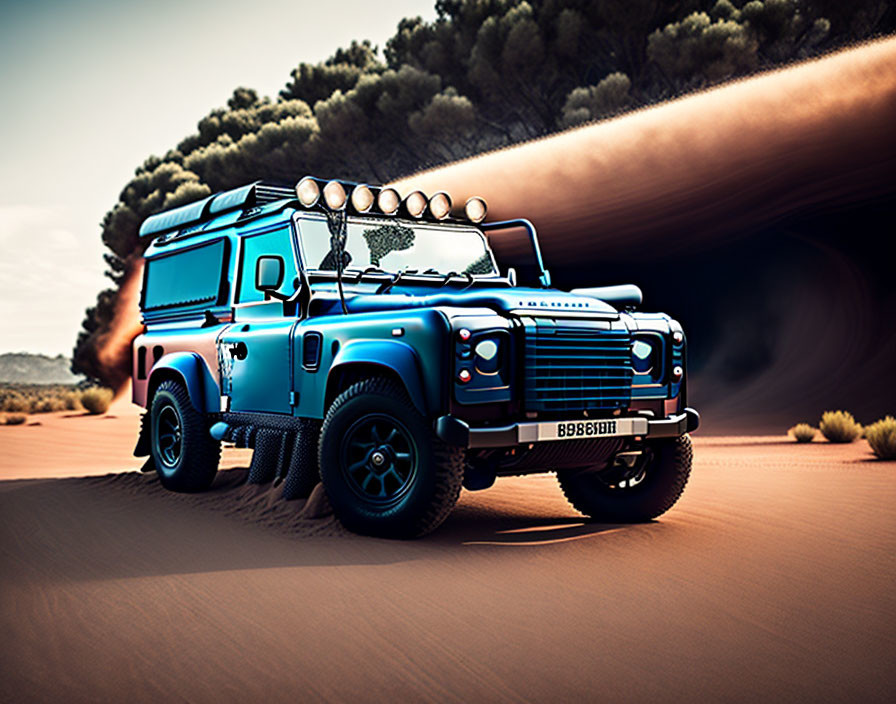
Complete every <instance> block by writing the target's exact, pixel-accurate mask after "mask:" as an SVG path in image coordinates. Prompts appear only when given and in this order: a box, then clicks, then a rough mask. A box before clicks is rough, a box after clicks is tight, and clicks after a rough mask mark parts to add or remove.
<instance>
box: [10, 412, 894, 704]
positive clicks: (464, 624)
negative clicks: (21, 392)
mask: <svg viewBox="0 0 896 704" xmlns="http://www.w3.org/2000/svg"><path fill="white" fill-rule="evenodd" d="M112 414H113V415H115V416H116V417H115V418H107V419H103V418H87V417H75V418H66V417H64V414H57V415H53V416H37V417H34V419H36V420H39V421H40V422H41V425H40V426H32V427H29V426H24V427H12V428H6V427H0V451H2V458H3V459H2V460H0V471H2V474H0V476H3V477H5V478H6V480H5V481H0V566H2V567H0V643H2V645H0V701H9V702H13V701H15V702H26V701H67V702H77V701H129V702H131V701H135V702H136V701H199V702H205V701H209V702H210V701H237V700H239V701H258V700H262V699H263V700H266V701H317V700H329V701H340V702H341V701H381V700H392V701H433V702H454V701H457V702H474V701H475V702H479V701H488V702H492V701H494V702H509V701H551V702H563V701H585V700H591V701H594V700H606V701H651V702H663V701H744V702H746V701H749V702H754V701H825V702H830V701H838V702H840V701H842V702H847V701H850V702H853V701H863V702H865V701H892V700H893V697H894V692H896V688H894V686H896V588H894V577H896V518H894V507H896V463H893V462H887V463H884V462H876V461H873V460H872V459H871V455H870V452H869V451H868V448H867V445H866V444H865V443H864V442H861V443H855V444H853V445H849V446H845V447H834V446H829V445H826V444H822V443H814V444H812V445H810V446H798V445H796V444H793V443H789V442H787V441H786V440H783V439H781V438H704V439H701V438H699V436H698V437H697V438H696V439H695V442H696V448H697V449H696V466H695V469H694V473H693V475H692V479H691V482H690V484H689V486H688V488H687V490H686V491H685V494H684V497H683V498H682V500H681V501H680V502H679V504H678V505H677V506H676V507H675V508H673V509H672V511H670V512H669V513H668V514H666V515H665V516H663V517H662V518H661V519H660V520H658V521H656V522H654V523H652V524H649V525H638V526H616V525H599V524H589V523H585V522H583V521H582V519H581V518H580V517H579V516H578V515H577V514H576V512H575V511H574V510H573V509H571V508H570V507H569V506H568V505H567V504H566V502H565V501H564V499H563V497H562V495H561V494H560V492H559V491H558V489H557V486H556V483H555V480H554V479H553V477H552V476H550V475H537V476H531V477H527V478H518V479H504V480H499V482H498V483H497V485H496V486H495V487H494V488H492V489H490V490H488V491H485V492H479V493H475V494H473V493H466V492H465V493H464V494H463V496H462V497H461V502H460V504H459V505H458V508H457V510H456V511H455V512H454V514H452V516H451V517H450V518H449V520H448V521H447V523H446V524H445V525H444V526H443V527H442V528H441V529H440V530H439V531H438V532H437V533H436V534H434V535H432V536H430V537H429V538H426V539H424V540H420V541H415V542H391V541H384V540H374V539H367V538H358V537H355V536H352V535H350V534H346V533H345V532H344V531H343V530H342V529H341V528H340V527H339V525H338V524H337V523H336V522H335V521H334V520H333V518H332V516H328V515H327V514H326V511H325V510H323V508H324V507H325V504H323V503H322V502H320V501H318V500H317V499H314V500H311V501H309V502H307V503H305V502H283V501H282V500H280V499H279V498H277V497H276V492H275V491H273V490H269V489H266V488H258V487H247V486H243V485H241V481H242V480H243V479H244V477H245V471H244V470H240V469H232V470H229V471H226V472H221V473H220V474H219V481H218V482H217V484H216V487H215V488H214V489H213V490H212V491H211V492H209V493H207V494H204V495H200V496H182V495H174V494H170V493H167V492H165V491H164V490H162V489H161V488H160V487H159V485H158V483H157V482H156V480H155V478H154V477H153V476H152V475H141V474H139V473H137V472H135V471H122V470H134V469H136V468H137V467H139V465H140V461H139V460H135V459H134V458H132V457H130V450H131V447H132V443H133V441H134V429H135V427H136V422H137V417H136V414H135V413H134V411H131V410H130V409H128V408H127V406H126V405H122V406H118V407H116V408H114V409H113V411H112ZM225 455H226V457H225V460H226V461H225V466H227V467H234V466H236V467H239V466H245V465H246V461H247V455H246V453H245V452H239V453H238V452H233V451H226V452H225ZM113 471H115V472H117V473H114V474H109V472H113ZM87 474H93V475H95V476H72V475H87ZM25 477H32V478H30V479H29V478H25ZM35 477H40V478H35ZM47 477H61V478H47Z"/></svg>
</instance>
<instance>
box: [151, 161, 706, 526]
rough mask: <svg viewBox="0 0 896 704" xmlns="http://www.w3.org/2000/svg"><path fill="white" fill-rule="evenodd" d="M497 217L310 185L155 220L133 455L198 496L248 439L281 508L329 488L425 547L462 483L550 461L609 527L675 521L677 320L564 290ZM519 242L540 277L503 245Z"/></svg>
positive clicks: (216, 198) (214, 200)
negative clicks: (228, 446)
mask: <svg viewBox="0 0 896 704" xmlns="http://www.w3.org/2000/svg"><path fill="white" fill-rule="evenodd" d="M458 211H459V212H458ZM485 215H486V208H485V202H484V201H483V200H482V199H480V198H471V199H470V200H469V201H467V203H466V205H465V206H464V208H461V209H454V208H453V205H452V203H451V199H450V197H449V196H448V195H447V194H445V193H436V194H435V195H433V196H432V197H429V198H428V197H427V196H425V195H424V194H423V193H421V192H419V191H415V192H412V193H410V194H408V195H406V196H405V197H404V198H402V197H400V196H399V194H398V193H397V192H396V191H395V190H394V189H392V188H380V187H372V186H367V185H364V184H353V183H346V182H339V181H329V182H324V181H322V180H320V179H316V178H312V177H306V178H304V179H302V180H301V181H299V183H298V184H296V185H295V187H292V186H285V185H282V184H272V183H266V182H257V183H253V184H250V185H248V186H244V187H242V188H238V189H235V190H232V191H227V192H223V193H218V194H216V195H213V196H209V197H207V198H205V199H203V200H201V201H198V202H195V203H191V204H189V205H186V206H182V207H179V208H176V209H173V210H169V211H166V212H162V213H159V214H158V215H154V216H152V217H150V218H148V219H147V220H146V221H145V222H144V223H143V226H142V227H141V229H140V235H141V236H142V237H149V238H152V241H151V242H150V244H149V246H148V247H147V249H146V253H145V268H144V280H143V290H142V295H141V299H140V308H141V311H142V315H143V323H144V325H145V332H144V333H143V334H141V335H140V336H139V337H137V338H136V340H135V341H134V348H133V353H134V354H133V382H134V384H133V389H134V401H135V403H137V404H140V405H141V406H143V407H145V408H146V409H147V412H146V413H145V414H144V416H143V424H142V428H141V433H140V438H139V441H138V444H137V448H136V450H135V454H136V455H137V456H150V460H149V461H148V462H147V465H148V466H154V467H155V470H156V471H157V472H158V475H159V478H160V479H161V482H162V483H163V484H164V485H165V486H166V487H168V488H169V489H173V490H176V491H200V490H202V489H205V488H207V487H209V485H210V484H211V483H212V480H213V479H214V477H215V473H216V472H217V469H218V459H219V456H220V446H221V443H222V442H229V443H233V444H235V445H236V446H239V447H251V448H254V449H255V452H254V456H253V459H252V465H251V467H250V470H249V481H250V482H258V483H262V482H276V483H278V484H282V491H283V495H284V498H286V499H292V498H298V497H303V496H307V495H308V494H309V493H310V492H311V490H312V489H313V487H314V486H315V485H316V484H317V483H318V482H322V483H323V487H324V489H325V490H326V494H327V496H328V498H329V501H330V503H331V505H332V507H333V510H334V511H335V513H336V515H337V516H338V518H339V519H340V520H341V521H342V522H343V524H344V525H346V526H347V527H348V528H349V529H351V530H354V531H357V532H361V533H368V534H374V535H384V536H395V537H414V536H420V535H423V534H425V533H427V532H429V531H431V530H433V529H434V528H436V527H437V526H438V525H439V524H440V523H441V522H442V521H443V520H444V519H445V517H446V516H447V515H448V514H449V512H450V511H451V509H452V507H453V506H454V504H455V502H456V501H457V498H458V495H459V493H460V489H461V486H462V485H463V486H465V487H466V488H467V489H470V490H473V489H484V488H487V487H489V486H491V484H492V483H494V481H495V478H496V477H498V476H503V475H516V474H525V473H530V472H543V471H547V470H552V471H555V472H556V473H557V477H558V479H559V481H560V486H561V487H562V489H563V491H564V492H565V494H566V496H567V497H568V498H569V500H570V502H571V503H572V504H573V506H575V508H577V509H578V510H579V511H581V512H582V513H584V514H586V515H588V516H590V517H592V518H593V519H595V520H599V521H610V522H631V521H645V520H649V519H651V518H654V517H656V516H658V515H660V514H661V513H663V512H665V511H666V510H668V509H669V508H670V507H671V506H672V504H674V503H675V501H676V500H677V499H678V497H679V496H680V495H681V492H682V490H683V488H684V485H685V483H686V481H687V478H688V475H689V473H690V469H691V442H690V439H689V437H688V435H687V433H688V432H690V431H692V430H694V429H695V428H696V427H697V423H698V415H697V413H696V412H695V411H693V410H691V409H690V408H688V407H687V405H686V401H687V397H686V377H685V368H686V362H685V337H684V333H683V331H682V329H681V327H680V326H679V324H678V323H677V322H676V321H674V320H672V319H671V318H669V317H668V316H666V315H661V314H645V313H638V312H634V309H635V308H636V307H637V306H638V305H639V304H640V302H641V293H640V291H639V290H638V288H637V287H635V286H612V287H603V288H591V289H576V290H573V291H571V292H565V291H559V290H556V289H554V288H551V281H550V275H549V272H548V271H547V270H546V269H545V268H544V266H543V263H542V258H541V253H540V250H539V246H538V239H537V236H536V233H535V229H534V228H533V227H532V225H531V223H529V222H528V221H526V220H512V221H504V222H491V223H486V222H484V220H485ZM512 232H515V233H516V235H523V236H524V240H523V241H524V242H525V243H526V246H527V247H529V248H530V251H531V262H532V263H533V264H532V267H531V269H532V285H530V286H520V285H517V274H516V272H515V271H514V270H513V269H512V268H509V267H508V268H502V267H500V266H499V262H497V261H496V259H495V255H494V253H493V249H492V247H491V246H490V242H493V243H495V244H496V245H497V244H498V241H499V239H500V238H502V237H504V236H505V235H506V236H511V234H510V233H512ZM496 249H497V250H499V251H500V247H496ZM517 249H518V248H517ZM520 268H521V269H522V267H520Z"/></svg>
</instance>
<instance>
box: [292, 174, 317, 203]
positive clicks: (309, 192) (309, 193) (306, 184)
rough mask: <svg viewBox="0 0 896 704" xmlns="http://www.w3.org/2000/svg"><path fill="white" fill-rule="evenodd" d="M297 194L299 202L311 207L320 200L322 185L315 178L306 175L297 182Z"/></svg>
mask: <svg viewBox="0 0 896 704" xmlns="http://www.w3.org/2000/svg"><path fill="white" fill-rule="evenodd" d="M296 196H297V197H298V199H299V203H301V204H302V205H304V206H305V207H306V208H311V207H313V206H314V205H315V204H316V203H317V201H318V200H320V186H319V185H317V181H315V180H314V179H313V178H311V177H310V176H306V177H305V178H303V179H302V180H301V181H299V182H298V183H297V184H296Z"/></svg>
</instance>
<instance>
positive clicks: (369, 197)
mask: <svg viewBox="0 0 896 704" xmlns="http://www.w3.org/2000/svg"><path fill="white" fill-rule="evenodd" d="M374 200H376V199H375V198H374V197H373V191H371V190H370V186H368V185H367V184H365V183H359V184H358V185H357V186H355V187H354V188H353V189H352V197H351V203H352V208H353V209H354V211H355V212H356V213H368V212H370V209H371V208H372V207H373V202H374Z"/></svg>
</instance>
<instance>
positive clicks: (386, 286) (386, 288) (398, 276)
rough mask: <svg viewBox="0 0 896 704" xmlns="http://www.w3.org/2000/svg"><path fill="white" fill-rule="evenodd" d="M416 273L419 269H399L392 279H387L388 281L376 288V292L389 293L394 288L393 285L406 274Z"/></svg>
mask: <svg viewBox="0 0 896 704" xmlns="http://www.w3.org/2000/svg"><path fill="white" fill-rule="evenodd" d="M416 273H417V269H408V268H407V267H405V268H404V269H402V270H401V271H399V272H398V273H397V274H395V276H393V277H392V280H391V281H387V282H386V283H384V284H383V285H382V286H380V287H379V288H378V289H377V290H376V292H377V293H389V291H391V290H392V287H393V286H394V285H395V284H397V283H398V282H399V281H401V280H402V278H404V277H405V276H406V275H408V274H416Z"/></svg>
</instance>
